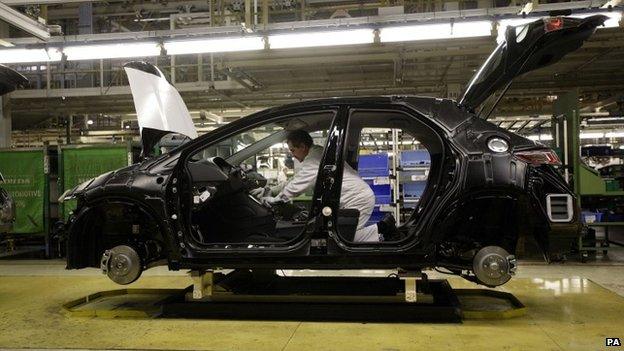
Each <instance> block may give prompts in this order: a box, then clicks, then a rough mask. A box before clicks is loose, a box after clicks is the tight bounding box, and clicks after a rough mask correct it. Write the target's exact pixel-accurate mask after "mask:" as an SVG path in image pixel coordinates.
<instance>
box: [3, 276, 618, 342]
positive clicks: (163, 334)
mask: <svg viewBox="0 0 624 351" xmlns="http://www.w3.org/2000/svg"><path fill="white" fill-rule="evenodd" d="M615 268H617V269H618V270H622V268H623V267H615ZM189 282H190V280H189V279H188V278H187V277H185V276H182V275H173V276H158V275H152V276H149V275H148V276H145V277H142V278H141V279H139V281H138V282H137V283H135V284H132V285H131V286H130V287H133V288H181V287H185V286H187V285H188V284H189ZM450 282H451V284H452V285H453V286H454V287H458V288H459V287H475V285H473V284H471V283H468V282H464V281H463V280H462V279H457V278H452V279H450ZM118 288H119V286H118V285H115V284H114V283H112V282H109V281H108V279H107V278H106V277H105V276H102V275H86V276H77V275H57V276H52V275H49V276H11V275H4V276H3V275H0V348H46V349H160V350H162V349H172V350H179V349H193V350H357V351H362V350H380V351H381V350H383V351H394V350H419V349H423V350H457V349H461V350H604V349H605V337H619V338H620V339H621V340H624V297H622V296H619V295H617V294H616V293H614V292H612V291H610V290H607V289H605V288H603V287H601V286H599V285H597V284H595V283H593V282H592V281H590V280H588V279H584V278H579V277H570V278H549V279H542V278H516V279H513V280H512V281H511V282H510V283H508V284H507V285H505V287H504V289H502V290H505V291H509V292H512V293H513V294H515V295H516V296H517V297H518V298H519V299H520V300H521V301H522V302H523V303H524V304H525V305H526V306H527V307H528V311H527V314H526V316H524V317H519V318H515V319H510V320H492V321H476V320H473V321H465V322H464V323H463V324H380V323H370V324H363V323H333V322H332V323H316V322H303V323H301V322H272V321H271V322H261V321H213V320H183V319H177V320H171V319H151V320H132V319H113V320H107V319H98V318H79V317H68V316H65V315H64V314H63V313H62V312H61V305H62V304H63V303H65V302H67V301H69V300H72V299H76V298H79V297H83V296H85V295H88V294H91V293H94V292H97V291H102V290H112V289H118ZM609 349H616V350H617V349H624V348H609Z"/></svg>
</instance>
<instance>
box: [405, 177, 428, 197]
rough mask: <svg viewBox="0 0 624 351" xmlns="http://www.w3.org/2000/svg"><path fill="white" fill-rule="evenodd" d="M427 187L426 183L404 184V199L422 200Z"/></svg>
mask: <svg viewBox="0 0 624 351" xmlns="http://www.w3.org/2000/svg"><path fill="white" fill-rule="evenodd" d="M426 186H427V182H426V181H418V182H409V183H405V184H403V197H404V198H406V199H408V198H420V197H421V196H422V194H423V192H424V191H425V187H426Z"/></svg>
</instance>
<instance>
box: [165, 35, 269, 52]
mask: <svg viewBox="0 0 624 351" xmlns="http://www.w3.org/2000/svg"><path fill="white" fill-rule="evenodd" d="M164 47H165V50H167V54H168V55H184V54H203V53H211V52H234V51H253V50H262V49H264V41H263V40H262V37H239V38H221V39H204V40H171V41H166V42H165V43H164Z"/></svg>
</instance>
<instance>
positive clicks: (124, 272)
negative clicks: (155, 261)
mask: <svg viewBox="0 0 624 351" xmlns="http://www.w3.org/2000/svg"><path fill="white" fill-rule="evenodd" d="M100 268H101V269H102V273H104V274H106V275H107V276H108V277H109V278H110V279H111V280H112V281H114V282H115V283H117V284H121V285H126V284H130V283H132V282H134V281H135V280H137V279H139V277H140V276H141V272H142V271H143V267H142V265H141V258H140V257H139V254H138V253H137V252H136V251H135V250H134V249H133V248H132V247H130V246H127V245H120V246H115V247H114V248H112V249H110V250H106V251H104V254H102V260H101V263H100Z"/></svg>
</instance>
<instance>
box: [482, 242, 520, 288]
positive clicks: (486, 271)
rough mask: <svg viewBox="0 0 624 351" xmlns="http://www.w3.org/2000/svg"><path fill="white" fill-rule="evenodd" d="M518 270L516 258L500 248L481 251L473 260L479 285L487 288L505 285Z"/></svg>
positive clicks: (487, 248) (488, 247) (492, 247)
mask: <svg viewBox="0 0 624 351" xmlns="http://www.w3.org/2000/svg"><path fill="white" fill-rule="evenodd" d="M515 270H516V258H515V257H514V256H513V255H510V254H509V253H508V252H507V251H506V250H505V249H503V248H502V247H499V246H486V247H484V248H482V249H480V250H479V251H478V252H477V254H476V255H475V257H474V260H473V272H474V274H475V276H476V277H477V280H478V281H479V283H481V284H484V285H487V286H498V285H503V284H505V283H506V282H508V281H509V279H511V276H512V275H513V274H514V273H515Z"/></svg>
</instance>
